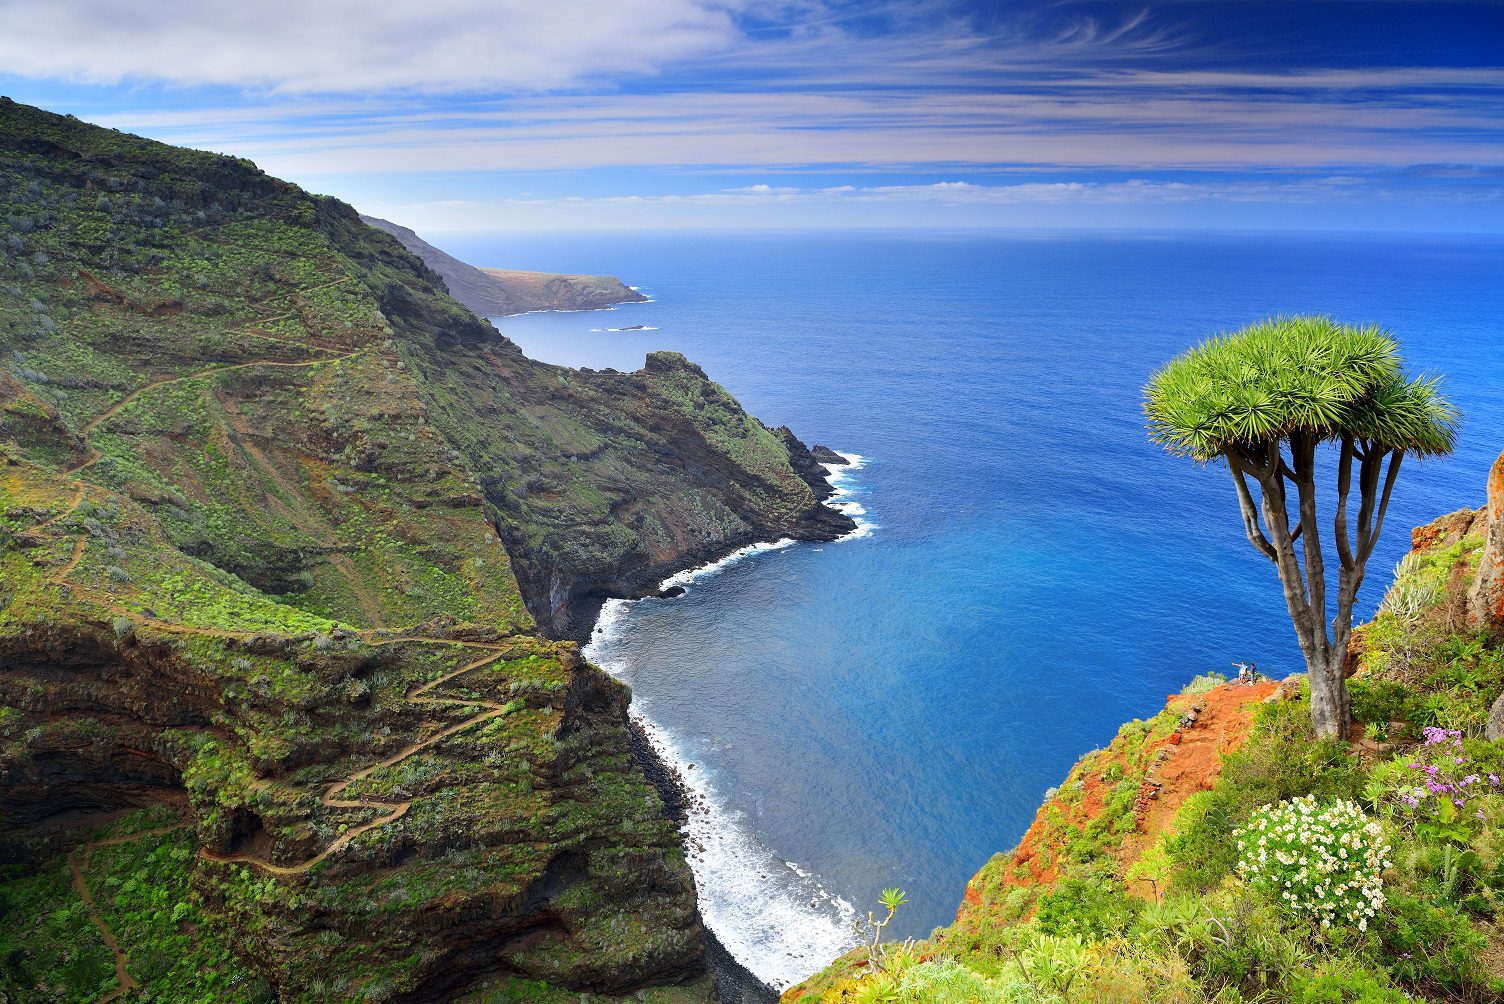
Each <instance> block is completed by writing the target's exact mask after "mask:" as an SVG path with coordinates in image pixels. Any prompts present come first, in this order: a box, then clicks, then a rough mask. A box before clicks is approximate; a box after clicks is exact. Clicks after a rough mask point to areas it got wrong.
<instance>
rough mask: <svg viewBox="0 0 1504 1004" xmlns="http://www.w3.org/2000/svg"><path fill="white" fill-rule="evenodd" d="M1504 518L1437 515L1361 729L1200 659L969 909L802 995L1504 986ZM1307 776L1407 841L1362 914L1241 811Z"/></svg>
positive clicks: (1408, 573)
mask: <svg viewBox="0 0 1504 1004" xmlns="http://www.w3.org/2000/svg"><path fill="white" fill-rule="evenodd" d="M1500 469H1504V467H1501V468H1496V470H1495V475H1494V482H1493V483H1494V484H1497V483H1500V482H1499V481H1498V474H1499V470H1500ZM1497 525H1498V520H1497V517H1496V516H1491V515H1490V512H1489V511H1488V510H1474V509H1465V510H1461V511H1459V512H1456V513H1452V514H1450V515H1447V516H1444V517H1441V518H1440V519H1438V520H1436V521H1435V522H1433V523H1431V524H1428V525H1426V526H1423V527H1420V528H1417V529H1416V531H1415V532H1414V534H1413V535H1412V551H1411V555H1410V557H1409V558H1407V559H1406V561H1405V562H1404V563H1403V564H1402V565H1401V566H1400V567H1399V568H1398V569H1397V570H1396V577H1395V581H1394V583H1393V584H1392V585H1391V587H1390V590H1389V594H1388V596H1387V597H1386V601H1385V603H1384V605H1383V607H1382V608H1381V611H1380V613H1379V614H1378V615H1377V616H1376V617H1375V618H1374V620H1373V621H1372V622H1370V623H1369V624H1367V625H1364V626H1363V627H1361V628H1360V629H1359V630H1358V631H1357V632H1356V633H1355V638H1354V641H1353V645H1352V648H1351V660H1350V673H1351V679H1350V682H1349V685H1350V688H1351V691H1352V696H1353V713H1354V718H1355V722H1356V725H1357V727H1356V731H1357V733H1358V734H1357V736H1356V737H1355V738H1354V739H1353V740H1352V741H1351V742H1348V743H1341V742H1337V741H1335V740H1321V739H1317V738H1316V737H1315V736H1314V735H1313V733H1312V731H1311V727H1310V712H1309V705H1308V700H1309V695H1308V692H1307V691H1306V689H1305V687H1304V681H1303V679H1302V678H1301V677H1299V676H1296V677H1291V678H1290V679H1288V680H1286V681H1283V682H1281V683H1278V684H1276V683H1275V682H1273V681H1264V682H1260V683H1258V684H1256V685H1253V686H1246V685H1241V684H1237V683H1226V682H1219V679H1218V678H1217V677H1215V676H1206V677H1200V678H1198V679H1197V680H1196V681H1194V684H1193V686H1192V687H1190V688H1188V689H1187V691H1186V693H1184V694H1180V695H1174V696H1172V697H1171V698H1170V699H1169V701H1168V703H1167V705H1166V707H1165V710H1164V711H1162V712H1160V713H1159V714H1157V715H1156V716H1154V717H1153V718H1150V719H1148V720H1145V721H1135V722H1131V723H1129V724H1127V725H1125V726H1123V728H1122V729H1121V730H1120V731H1119V732H1118V734H1117V736H1116V737H1114V738H1113V740H1112V741H1111V742H1110V743H1109V744H1108V745H1107V746H1106V748H1104V749H1100V750H1093V751H1091V752H1090V753H1087V754H1086V755H1085V756H1083V757H1082V758H1081V759H1080V761H1079V762H1077V764H1076V765H1075V766H1074V767H1072V769H1071V770H1070V772H1069V774H1068V775H1067V776H1066V778H1065V780H1064V781H1063V782H1062V783H1061V785H1060V787H1059V788H1056V789H1052V790H1051V791H1050V792H1049V793H1048V794H1047V795H1046V797H1045V800H1044V803H1043V805H1041V807H1040V808H1039V810H1038V813H1037V814H1036V816H1035V818H1034V821H1033V823H1032V825H1031V826H1030V827H1029V829H1028V831H1027V832H1026V833H1025V835H1024V837H1023V839H1022V840H1021V841H1020V843H1019V845H1018V846H1017V847H1015V848H1014V849H1013V850H1011V851H1008V852H1005V853H1000V854H998V855H996V856H995V857H993V859H992V860H991V861H989V862H987V863H986V864H985V865H984V866H983V867H982V868H981V870H980V871H978V873H977V874H976V876H975V877H973V878H972V880H971V881H970V882H969V883H968V884H967V887H966V891H965V894H964V896H963V899H962V902H961V903H960V905H959V908H958V910H957V914H956V920H955V922H954V923H953V924H951V925H950V926H948V927H945V928H941V929H937V930H936V931H935V932H934V933H933V934H932V935H931V936H930V937H929V938H927V939H924V940H922V941H919V942H917V943H911V944H908V945H900V946H888V947H886V948H885V949H884V950H883V951H881V952H878V953H876V959H875V961H874V957H873V954H870V953H869V952H868V951H867V950H866V949H857V950H855V951H852V952H850V953H848V954H847V955H845V956H843V957H842V958H841V959H838V960H836V961H835V962H834V963H833V964H832V965H831V966H829V967H828V968H827V969H825V970H824V971H823V972H821V973H818V974H816V975H815V976H813V977H812V978H811V979H809V980H808V981H806V982H805V983H803V984H801V985H799V986H796V987H793V988H791V989H789V990H788V991H786V992H785V994H784V999H785V1000H786V1001H796V1000H797V1001H802V1002H811V1001H822V1002H837V1001H848V1000H874V1001H876V1000H892V1001H916V1002H917V1001H963V1000H964V1001H967V1002H970V1004H990V1002H1004V1001H1017V1000H1032V1001H1045V1002H1050V1004H1066V1002H1070V1001H1083V1000H1114V1001H1118V1000H1122V1001H1130V1000H1131V1001H1138V1000H1164V1001H1185V1002H1204V1004H1210V1002H1213V1001H1225V1000H1270V1001H1298V1002H1316V1001H1330V1002H1334V1004H1336V1002H1346V1001H1359V1000H1361V1001H1365V1002H1375V1004H1376V1002H1383V1004H1400V1002H1401V1001H1406V1000H1432V1001H1456V1000H1473V1001H1484V1000H1489V1001H1496V1000H1500V999H1504V996H1501V995H1504V929H1501V924H1500V921H1501V917H1504V782H1500V781H1499V780H1498V778H1499V777H1500V776H1501V775H1504V743H1501V742H1498V741H1496V740H1497V739H1498V738H1500V737H1504V730H1501V729H1497V728H1495V726H1496V725H1497V723H1498V720H1499V719H1500V714H1499V712H1498V711H1497V709H1498V708H1499V707H1500V706H1501V705H1504V696H1501V695H1504V642H1501V639H1500V638H1499V637H1498V635H1497V632H1496V626H1495V625H1493V624H1489V623H1484V624H1482V625H1481V626H1480V624H1479V622H1478V619H1477V613H1476V608H1475V607H1474V609H1471V610H1470V606H1473V604H1470V598H1476V596H1477V595H1478V592H1479V588H1480V587H1479V586H1478V583H1479V582H1483V581H1484V577H1485V576H1486V575H1489V574H1492V569H1493V568H1494V567H1495V566H1493V565H1492V564H1490V563H1489V562H1491V560H1492V555H1493V551H1492V549H1491V546H1489V547H1486V546H1485V543H1486V541H1488V540H1490V539H1492V536H1493V533H1494V531H1495V530H1496V528H1497ZM1428 730H1429V731H1428ZM1304 796H1311V797H1313V798H1314V799H1315V800H1316V804H1317V805H1320V806H1324V807H1330V806H1334V805H1336V804H1337V803H1338V802H1339V801H1340V800H1346V801H1347V802H1349V803H1350V804H1352V805H1355V806H1357V807H1358V808H1359V809H1360V810H1361V811H1363V812H1364V813H1366V814H1367V815H1368V816H1369V818H1371V819H1373V820H1375V825H1376V827H1377V832H1378V833H1379V834H1380V837H1381V839H1382V840H1383V841H1385V842H1386V843H1387V844H1388V845H1389V846H1390V848H1391V849H1390V851H1389V853H1388V855H1387V858H1388V864H1387V866H1386V867H1385V868H1384V869H1383V871H1382V873H1381V881H1382V890H1383V894H1384V897H1385V901H1384V906H1383V909H1382V910H1380V911H1378V912H1377V913H1376V915H1375V916H1373V917H1371V918H1368V919H1366V920H1364V922H1363V924H1362V925H1361V926H1359V925H1357V923H1356V921H1354V920H1353V918H1352V917H1343V916H1342V915H1340V914H1339V915H1338V916H1337V923H1336V924H1334V925H1332V927H1331V928H1327V927H1322V926H1320V925H1318V924H1316V923H1315V922H1314V921H1313V920H1312V919H1311V918H1310V917H1309V916H1308V915H1305V914H1302V913H1300V912H1298V911H1297V910H1295V909H1294V908H1293V907H1291V906H1290V905H1289V904H1290V903H1294V902H1296V901H1297V900H1298V897H1296V896H1295V894H1293V893H1290V892H1288V887H1286V889H1287V891H1286V897H1292V898H1289V899H1288V902H1287V901H1286V899H1282V898H1281V897H1280V896H1278V895H1276V894H1274V893H1272V892H1266V891H1265V889H1264V887H1261V886H1259V885H1257V884H1256V883H1255V882H1253V881H1252V880H1250V879H1249V878H1248V877H1247V874H1246V873H1245V872H1244V871H1242V870H1241V865H1240V862H1241V861H1242V860H1243V859H1244V854H1243V852H1242V851H1241V850H1240V832H1239V831H1240V828H1241V827H1244V826H1246V825H1247V824H1248V823H1249V821H1250V820H1251V819H1252V818H1253V817H1254V816H1255V814H1256V813H1258V812H1260V811H1262V809H1263V808H1264V807H1266V806H1270V805H1277V804H1281V803H1283V802H1285V801H1286V800H1289V799H1293V798H1300V797H1304ZM1311 846H1313V847H1314V845H1311ZM1358 846H1359V845H1358V844H1357V843H1352V844H1347V845H1344V847H1352V848H1353V849H1354V850H1356V849H1357V848H1358ZM1297 853H1299V854H1310V855H1312V856H1313V857H1314V856H1316V854H1317V851H1316V850H1302V851H1300V852H1297ZM1346 853H1347V852H1346V850H1344V852H1343V854H1344V856H1346ZM1266 860H1267V859H1266ZM1290 861H1291V862H1292V863H1293V862H1297V858H1296V857H1294V856H1292V857H1291V858H1290ZM1292 867H1293V865H1292ZM1336 884H1337V881H1336V879H1335V878H1333V879H1331V880H1329V881H1328V883H1327V885H1326V886H1323V887H1321V888H1318V889H1317V890H1315V896H1316V897H1317V899H1318V900H1319V899H1320V898H1322V897H1334V896H1335V895H1337V894H1338V891H1339V890H1337V888H1336ZM1295 888H1296V890H1297V892H1299V891H1300V890H1301V888H1302V887H1301V886H1299V885H1298V884H1296V885H1295ZM900 909H901V908H900Z"/></svg>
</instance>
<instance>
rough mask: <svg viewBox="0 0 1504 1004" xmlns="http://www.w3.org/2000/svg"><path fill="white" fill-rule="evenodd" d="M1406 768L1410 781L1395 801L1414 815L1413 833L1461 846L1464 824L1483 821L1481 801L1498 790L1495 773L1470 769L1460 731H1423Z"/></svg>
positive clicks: (1463, 837)
mask: <svg viewBox="0 0 1504 1004" xmlns="http://www.w3.org/2000/svg"><path fill="white" fill-rule="evenodd" d="M1405 767H1406V770H1408V771H1410V772H1411V773H1410V777H1411V778H1412V781H1411V783H1408V784H1402V785H1400V787H1399V790H1398V791H1397V792H1396V797H1397V798H1398V799H1399V802H1400V805H1401V806H1402V808H1403V809H1406V810H1408V815H1410V816H1411V817H1413V821H1414V823H1415V828H1416V830H1417V831H1418V832H1420V833H1423V834H1424V835H1427V836H1430V837H1434V838H1437V839H1442V840H1453V841H1457V842H1460V843H1466V842H1467V839H1468V831H1467V826H1466V823H1467V821H1468V820H1469V819H1473V818H1476V819H1483V818H1484V814H1483V806H1482V802H1483V800H1484V799H1486V798H1490V797H1491V796H1492V795H1493V794H1494V792H1495V791H1496V790H1497V789H1498V787H1499V784H1500V781H1499V775H1497V774H1494V773H1481V772H1479V771H1476V770H1474V769H1473V768H1472V759H1471V758H1470V757H1469V756H1468V755H1467V751H1466V750H1464V749H1463V747H1462V733H1461V732H1458V731H1457V730H1455V729H1439V728H1436V727H1434V726H1433V727H1429V728H1427V729H1426V730H1425V738H1424V740H1423V741H1422V742H1421V745H1420V748H1419V749H1418V750H1417V751H1416V754H1415V759H1414V760H1413V761H1411V762H1410V763H1408V764H1406V765H1405Z"/></svg>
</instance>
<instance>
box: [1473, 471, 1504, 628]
mask: <svg viewBox="0 0 1504 1004" xmlns="http://www.w3.org/2000/svg"><path fill="white" fill-rule="evenodd" d="M1468 614H1469V616H1470V617H1471V618H1472V619H1473V622H1474V623H1475V624H1476V625H1477V626H1478V627H1480V628H1482V629H1484V630H1486V631H1489V632H1491V633H1494V634H1497V633H1499V632H1504V453H1501V454H1500V455H1499V459H1498V460H1497V461H1495V462H1494V466H1493V470H1492V471H1490V472H1489V477H1488V537H1487V541H1486V543H1485V544H1484V545H1483V557H1482V560H1481V561H1480V562H1479V565H1478V575H1477V578H1475V579H1474V580H1473V588H1472V591H1471V592H1470V593H1469V594H1468Z"/></svg>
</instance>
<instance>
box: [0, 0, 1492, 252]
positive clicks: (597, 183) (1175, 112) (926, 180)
mask: <svg viewBox="0 0 1504 1004" xmlns="http://www.w3.org/2000/svg"><path fill="white" fill-rule="evenodd" d="M1297 7H1298V9H1297ZM1394 11H1400V12H1402V13H1403V12H1405V11H1408V12H1409V13H1408V14H1405V15H1404V16H1403V17H1399V19H1398V20H1396V19H1395V17H1392V16H1391V12H1394ZM1492 11H1493V8H1491V7H1489V6H1488V5H1486V4H1479V5H1477V6H1476V7H1468V6H1467V5H1459V4H1458V3H1455V2H1451V0H1444V2H1442V0H1438V2H1436V3H1425V2H1420V0H1394V2H1393V3H1391V4H1387V5H1384V6H1383V7H1382V9H1376V10H1372V11H1367V13H1366V14H1365V16H1364V17H1362V18H1357V17H1355V16H1354V15H1353V13H1352V11H1351V9H1350V8H1349V7H1348V6H1347V5H1345V4H1335V3H1334V4H1321V5H1315V6H1314V7H1310V8H1309V9H1308V8H1307V7H1305V6H1303V5H1281V4H1268V3H1257V2H1252V0H1218V2H1215V3H1210V2H1209V3H1197V2H1193V0H1012V2H1010V3H1008V4H996V3H989V2H985V0H557V2H554V3H550V4H538V3H534V2H531V0H435V2H434V3H431V4H428V5H426V6H424V7H422V8H419V7H418V6H416V5H411V4H407V3H399V2H396V0H361V2H359V3H357V2H356V0H299V3H296V4H295V3H293V2H292V0H267V2H266V3H264V4H261V5H256V6H251V5H244V4H242V5H240V6H236V5H232V4H230V3H227V2H226V0H208V2H206V3H190V2H189V0H117V2H110V3H106V2H105V0H51V2H50V3H48V4H46V5H42V4H37V3H35V2H33V0H0V85H6V84H7V82H8V81H12V80H23V79H35V80H49V81H55V80H65V81H66V80H72V81H80V80H81V81H96V82H99V83H97V84H96V85H92V86H82V87H79V86H76V85H75V86H74V89H73V90H72V91H71V92H70V94H71V95H72V96H73V97H72V101H71V103H70V104H68V105H65V106H64V109H63V110H68V111H73V112H75V113H76V114H79V115H81V116H83V117H86V118H89V119H91V120H94V121H102V122H104V123H106V124H109V125H114V126H117V127H119V128H123V129H127V130H131V131H141V132H145V133H147V134H149V135H152V136H154V137H157V138H160V139H164V140H167V141H169V142H176V143H183V144H187V145H192V146H198V147H202V148H206V149H213V150H220V151H223V152H228V153H234V154H237V155H241V156H246V157H250V158H252V159H254V160H256V161H257V162H258V163H260V164H261V165H262V166H263V167H265V168H266V169H267V170H269V171H271V172H273V173H275V174H279V175H282V176H286V177H290V178H292V179H294V180H297V181H300V182H303V183H305V184H307V185H309V186H310V187H314V188H317V189H319V190H322V191H328V192H331V193H333V194H338V195H342V196H344V197H346V198H349V199H351V200H353V201H357V202H361V203H362V204H363V206H365V207H370V206H372V205H383V206H390V205H408V204H410V205H413V206H423V207H430V208H428V209H417V210H414V211H415V212H418V213H420V214H424V213H428V212H430V211H432V212H435V213H440V212H447V210H442V211H441V210H439V209H434V208H432V207H436V206H439V205H440V203H441V202H442V203H448V202H456V201H464V199H444V200H436V199H432V198H428V199H402V198H400V197H397V196H398V194H399V193H400V192H401V191H402V190H403V189H404V188H406V189H409V190H413V189H415V188H416V187H417V186H423V187H425V188H427V189H430V190H432V189H434V188H438V189H441V190H443V191H444V192H445V193H446V194H464V195H468V194H470V193H472V192H474V191H480V190H484V191H486V192H487V193H488V198H487V199H486V200H484V202H485V205H487V206H493V207H494V206H499V205H505V206H507V207H508V209H507V212H509V213H513V214H522V215H527V214H534V218H535V219H536V220H537V222H538V225H544V216H543V215H541V214H545V213H546V212H557V213H560V214H563V216H561V218H564V217H569V218H571V219H572V218H574V216H575V215H577V214H578V212H580V211H581V210H580V207H582V206H584V207H590V208H591V209H592V211H595V212H599V213H601V214H610V213H614V212H617V210H618V209H619V208H620V207H622V206H635V207H648V206H652V207H657V208H658V209H659V210H661V211H668V209H669V208H672V209H673V210H674V211H675V212H679V211H682V212H684V213H686V214H688V213H693V212H698V213H700V214H701V216H700V217H699V218H701V219H702V220H704V221H705V223H706V224H707V225H714V222H715V218H716V217H715V215H714V213H715V211H717V210H725V211H726V212H737V211H740V208H739V207H746V206H751V205H754V204H756V205H761V206H763V207H764V208H767V207H769V206H774V205H778V206H782V207H783V208H785V209H788V210H789V211H791V212H792V211H793V209H794V208H797V207H804V208H808V209H809V210H811V211H812V212H813V211H816V210H818V211H822V212H823V211H826V210H830V211H834V212H841V213H845V212H856V211H858V210H859V209H861V208H862V207H865V208H866V211H868V212H870V213H872V214H880V213H881V212H885V211H887V209H888V208H891V207H907V208H909V209H916V207H921V206H930V207H932V208H934V210H935V212H937V213H940V214H942V215H943V214H944V213H946V212H950V209H948V208H945V207H953V206H960V205H971V206H974V207H985V208H987V210H988V211H989V212H992V211H1002V209H1003V207H1008V206H1045V205H1066V204H1073V205H1078V206H1090V207H1101V206H1105V205H1127V204H1130V203H1131V204H1134V205H1144V206H1150V205H1160V206H1163V205H1171V204H1174V203H1175V201H1176V200H1180V201H1183V202H1185V203H1186V204H1191V203H1195V202H1196V201H1197V200H1200V202H1201V203H1216V204H1218V205H1232V204H1235V203H1239V202H1243V203H1250V204H1251V203H1252V202H1255V201H1258V200H1260V199H1274V200H1283V201H1282V203H1281V204H1283V205H1287V206H1301V205H1308V204H1309V202H1308V201H1306V200H1308V199H1311V198H1317V197H1320V198H1326V199H1331V200H1335V201H1336V202H1342V203H1344V204H1345V202H1347V201H1352V200H1354V199H1363V198H1367V199H1369V200H1370V203H1371V204H1372V205H1374V206H1376V207H1382V206H1384V205H1387V204H1388V203H1387V202H1386V200H1394V199H1398V200H1400V201H1404V200H1409V201H1410V202H1411V204H1412V206H1414V205H1419V203H1416V202H1415V199H1417V198H1421V196H1419V195H1417V194H1416V193H1418V192H1420V191H1421V190H1422V189H1427V190H1434V191H1435V192H1436V193H1439V194H1441V195H1446V194H1447V193H1455V194H1457V195H1458V196H1459V197H1461V198H1464V199H1466V198H1473V199H1476V200H1479V202H1480V204H1484V205H1488V206H1492V205H1493V204H1494V203H1493V199H1494V196H1493V195H1492V194H1490V193H1491V192H1493V191H1494V189H1493V188H1492V187H1491V186H1492V185H1493V180H1491V178H1490V177H1484V178H1479V177H1476V176H1474V175H1470V174H1469V173H1468V172H1476V171H1483V172H1485V173H1486V172H1489V171H1493V170H1497V169H1499V168H1500V167H1504V65H1499V64H1500V63H1501V62H1504V60H1501V59H1500V58H1499V54H1498V53H1497V52H1494V51H1492V50H1490V49H1489V48H1488V47H1487V46H1486V44H1481V43H1479V42H1478V41H1477V39H1479V38H1483V37H1485V36H1486V35H1487V32H1488V29H1489V27H1490V26H1493V25H1500V26H1504V14H1497V15H1496V14H1495V13H1493V12H1492ZM1459 27H1460V28H1461V29H1463V30H1462V31H1459V30H1457V29H1458V28H1459ZM1428 33H1429V34H1428ZM1337 37H1341V38H1343V39H1344V43H1343V44H1342V45H1340V46H1339V45H1335V44H1333V42H1332V39H1333V38H1337ZM1411 43H1413V49H1414V51H1413V52H1412V51H1411V48H1412V45H1411ZM113 81H119V83H115V84H112V83H111V82H113ZM89 95H107V96H108V100H104V101H98V102H93V103H91V101H90V98H89ZM148 103H150V104H152V105H154V107H151V108H143V107H142V105H144V104H148ZM1438 166H1441V167H1444V168H1445V169H1446V170H1450V171H1454V172H1456V173H1455V174H1453V175H1448V174H1446V173H1444V172H1442V171H1439V170H1437V168H1438ZM1405 172H1412V174H1411V178H1412V180H1411V181H1409V182H1406V183H1404V184H1401V185H1400V186H1399V188H1398V189H1396V188H1394V187H1393V181H1394V179H1395V178H1399V177H1401V176H1403V175H1404V174H1405ZM821 177H830V178H833V179H839V180H842V181H845V182H848V184H847V185H845V186H830V187H828V188H826V187H821V186H819V185H816V184H811V182H813V181H815V180H818V179H819V178H821ZM728 178H733V179H735V180H737V181H741V182H744V183H745V184H743V185H741V186H740V187H741V188H742V189H744V191H741V192H737V191H735V190H732V189H729V188H727V187H726V182H727V179H728ZM1338 178H1343V179H1351V181H1350V182H1343V183H1338V182H1336V181H1334V180H1332V179H1338ZM780 179H782V180H786V181H789V182H791V183H792V184H789V185H773V186H772V188H776V189H778V190H779V191H777V192H776V193H775V192H773V191H772V190H771V189H770V190H767V191H764V190H756V191H754V190H752V189H751V187H750V185H751V184H752V183H753V182H763V183H771V182H773V181H777V180H780ZM1271 179H1273V180H1271ZM1415 179H1419V180H1415ZM890 180H891V181H893V182H894V184H888V183H887V181H890ZM640 182H647V183H646V184H640ZM954 183H964V184H965V185H968V186H970V187H963V188H954V187H953V188H949V189H947V188H943V187H939V188H931V187H928V186H931V185H950V184H954ZM1036 185H1037V186H1038V187H1034V186H1036ZM1261 186H1262V187H1261ZM528 191H541V192H542V193H543V195H542V197H540V198H530V197H529V198H524V197H521V196H520V193H523V192H528ZM620 191H642V192H643V193H644V194H642V195H640V196H633V195H626V196H617V195H615V194H614V193H616V192H620ZM1397 191H1398V192H1399V194H1398V195H1396V194H1395V193H1396V192H1397ZM1239 192H1241V193H1243V194H1242V195H1239V194H1238V193H1239ZM1354 193H1364V194H1354ZM507 196H511V197H512V198H511V201H507V199H506V197H507ZM570 196H577V198H571V197H570ZM1425 198H1426V199H1431V200H1432V201H1431V202H1428V203H1427V205H1432V204H1435V203H1436V202H1437V200H1436V199H1433V198H1432V196H1431V195H1429V194H1428V195H1425ZM610 199H620V200H622V201H618V202H612V201H609V200H610ZM644 200H658V201H644ZM756 200H760V201H756ZM968 200H969V201H968ZM1440 201H1445V199H1441V200H1440ZM613 207H615V208H613ZM488 212H489V211H488ZM482 215H484V214H482ZM491 215H492V216H495V215H496V214H494V213H493V214H491ZM622 218H625V217H622ZM873 218H876V216H875V215H874V217H873ZM426 219H427V217H424V216H420V217H419V218H414V219H412V220H410V222H415V223H423V222H425V220H426ZM430 225H431V224H430Z"/></svg>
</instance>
